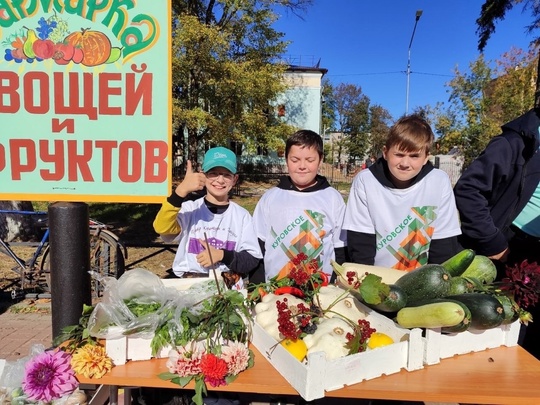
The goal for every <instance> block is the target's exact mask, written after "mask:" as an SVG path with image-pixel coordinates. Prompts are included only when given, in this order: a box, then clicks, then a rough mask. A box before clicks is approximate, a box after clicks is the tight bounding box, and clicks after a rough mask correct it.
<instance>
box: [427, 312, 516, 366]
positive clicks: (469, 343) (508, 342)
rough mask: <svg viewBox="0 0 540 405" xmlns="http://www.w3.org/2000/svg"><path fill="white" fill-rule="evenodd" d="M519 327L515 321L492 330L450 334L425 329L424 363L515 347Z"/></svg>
mask: <svg viewBox="0 0 540 405" xmlns="http://www.w3.org/2000/svg"><path fill="white" fill-rule="evenodd" d="M520 327H521V324H520V323H519V321H515V322H513V323H511V324H509V325H501V326H498V327H496V328H492V329H486V330H474V329H469V330H467V331H465V332H460V333H451V334H443V333H441V330H440V329H426V336H425V338H424V340H425V344H424V350H425V352H424V363H425V364H426V365H431V364H437V363H439V362H440V361H441V359H445V358H448V357H453V356H455V355H459V354H467V353H471V352H480V351H483V350H486V349H493V348H495V347H499V346H508V347H511V346H516V345H517V342H518V337H519V330H520Z"/></svg>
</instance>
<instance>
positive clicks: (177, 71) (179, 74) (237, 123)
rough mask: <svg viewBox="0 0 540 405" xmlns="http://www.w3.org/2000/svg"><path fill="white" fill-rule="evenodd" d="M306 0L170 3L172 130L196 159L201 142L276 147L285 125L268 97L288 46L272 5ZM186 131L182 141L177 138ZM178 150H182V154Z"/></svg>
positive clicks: (299, 5) (307, 0) (306, 1)
mask: <svg viewBox="0 0 540 405" xmlns="http://www.w3.org/2000/svg"><path fill="white" fill-rule="evenodd" d="M311 3H312V0H293V1H290V0H242V1H238V0H173V1H172V10H173V21H172V24H173V41H172V55H173V66H172V69H173V117H174V122H173V130H174V131H175V133H176V135H177V136H176V140H177V142H178V144H180V145H182V147H187V157H188V159H191V160H192V161H194V162H197V157H198V152H199V150H200V149H201V146H202V144H203V143H205V144H207V145H210V144H225V143H226V142H227V141H233V142H237V143H238V144H242V145H244V147H246V148H248V149H249V150H252V151H253V150H255V147H256V146H262V147H269V148H275V147H276V146H277V145H279V144H280V143H282V142H283V138H285V137H286V136H287V135H288V134H289V133H290V131H291V128H290V127H289V126H288V125H286V124H284V123H282V122H281V121H280V120H278V119H277V118H276V114H275V112H274V107H273V106H272V101H273V100H275V98H276V96H277V95H278V94H280V93H281V92H283V91H284V89H285V87H284V86H285V85H284V84H283V81H282V80H281V78H282V74H283V72H284V71H285V69H286V66H285V65H284V64H280V63H279V56H280V55H282V54H283V52H284V51H285V49H286V46H287V43H286V42H285V41H283V40H282V38H283V35H284V34H283V33H280V32H277V31H276V30H274V29H273V28H272V23H273V22H274V21H275V20H276V19H277V16H276V14H275V13H274V11H273V10H274V9H276V8H278V7H285V8H286V9H287V10H291V11H292V12H295V13H296V12H302V11H303V10H305V9H306V7H307V6H308V5H310V4H311ZM185 134H187V145H185V144H184V137H185ZM184 155H186V154H185V153H184Z"/></svg>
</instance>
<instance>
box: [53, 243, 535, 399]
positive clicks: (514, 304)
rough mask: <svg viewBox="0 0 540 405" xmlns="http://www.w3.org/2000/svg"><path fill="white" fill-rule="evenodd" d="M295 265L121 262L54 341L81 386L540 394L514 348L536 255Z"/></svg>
mask: <svg viewBox="0 0 540 405" xmlns="http://www.w3.org/2000/svg"><path fill="white" fill-rule="evenodd" d="M293 262H294V264H295V265H294V266H292V267H291V271H290V272H289V273H288V274H287V275H286V276H285V277H276V278H274V279H271V280H269V281H268V282H266V283H262V284H257V285H255V286H250V288H249V291H247V290H240V291H237V290H231V289H229V288H227V285H226V281H227V278H226V277H225V278H222V277H221V276H220V275H217V274H211V275H210V277H209V278H206V279H178V280H162V279H159V278H158V277H157V276H156V275H154V274H153V273H151V272H149V271H147V270H144V269H134V270H130V271H129V272H126V273H125V274H124V275H123V276H122V277H121V278H120V279H119V280H115V279H110V280H107V281H106V290H107V292H106V294H105V295H104V298H103V300H102V301H101V302H100V303H98V304H97V305H96V306H95V307H87V308H85V310H84V313H83V316H82V317H81V320H80V324H79V325H74V326H73V327H70V328H66V329H65V330H64V333H63V334H62V336H60V337H59V338H58V342H63V345H62V347H63V350H64V351H66V352H67V353H69V354H70V355H71V356H72V357H73V359H74V360H77V361H72V363H71V364H72V367H73V368H74V371H75V373H76V377H77V379H78V381H79V382H80V383H81V384H98V385H105V386H110V387H112V390H113V391H114V390H117V389H118V387H119V386H120V387H121V386H144V387H158V388H159V387H164V388H174V387H176V388H186V389H191V390H194V396H193V401H194V402H195V403H196V404H198V405H201V404H202V403H203V400H204V397H205V395H207V394H208V392H209V391H212V390H216V391H229V392H244V393H246V392H247V393H250V392H251V393H257V394H265V393H266V394H274V395H275V394H282V395H299V396H300V397H302V398H303V399H304V400H306V401H312V400H315V399H318V398H322V397H325V396H327V397H346V398H365V399H390V400H409V401H428V402H459V403H476V404H530V403H534V402H535V401H537V399H538V398H540V385H539V384H538V383H537V379H538V376H539V375H540V361H538V360H536V359H535V358H534V357H533V356H531V355H530V354H528V353H527V352H526V351H525V350H523V349H522V348H521V347H520V346H518V345H517V340H518V335H519V329H520V326H521V324H522V323H527V322H530V321H532V319H531V317H530V314H529V313H528V312H527V311H526V310H524V309H523V308H522V307H521V303H523V302H528V301H527V299H531V297H532V296H533V295H534V294H536V293H537V292H534V291H529V290H528V289H527V288H528V287H527V283H523V282H522V281H523V280H525V279H526V278H527V277H531V274H532V272H534V271H535V266H536V265H535V264H534V265H532V264H528V263H526V262H524V263H523V264H522V265H521V266H519V267H516V268H512V269H508V272H507V273H508V276H507V277H506V278H505V279H503V280H502V281H501V282H495V281H494V280H495V277H496V269H495V267H494V266H493V264H492V263H491V261H490V260H489V259H488V258H486V257H484V256H480V255H475V254H474V252H473V251H471V250H463V251H462V252H460V253H458V254H457V255H456V256H455V257H453V258H451V259H450V260H448V261H447V262H445V263H442V264H441V265H434V264H429V265H424V266H422V267H420V268H418V269H416V270H413V271H408V272H407V271H399V270H394V269H388V268H381V267H376V266H366V265H359V264H353V263H344V264H342V265H339V264H337V263H334V264H333V266H334V271H335V272H336V274H337V280H336V283H335V284H329V281H328V277H327V275H325V274H324V273H322V272H320V270H318V269H317V268H316V266H313V263H314V262H313V261H312V260H310V259H309V258H308V257H303V256H302V257H300V255H299V257H297V258H295V260H294V261H293ZM96 348H101V349H103V352H99V354H96V353H98V350H97V349H96ZM95 356H101V357H100V361H98V360H96V357H95ZM82 359H85V360H84V361H82ZM96 364H98V365H101V366H100V367H97V368H96V367H93V365H96Z"/></svg>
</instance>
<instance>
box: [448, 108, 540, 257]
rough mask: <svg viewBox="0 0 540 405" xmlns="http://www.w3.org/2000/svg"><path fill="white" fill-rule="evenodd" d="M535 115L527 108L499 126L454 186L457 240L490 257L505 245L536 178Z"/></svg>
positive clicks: (539, 168) (539, 172)
mask: <svg viewBox="0 0 540 405" xmlns="http://www.w3.org/2000/svg"><path fill="white" fill-rule="evenodd" d="M539 126H540V117H539V115H538V114H537V112H536V111H535V110H531V111H529V112H527V113H525V114H524V115H522V116H521V117H519V118H517V119H515V120H514V121H511V122H509V123H508V124H505V125H503V126H502V134H500V135H498V136H496V137H494V138H493V139H492V140H491V141H490V142H489V144H488V145H487V147H486V149H485V150H484V151H483V152H482V153H481V154H480V156H478V158H476V160H474V161H473V162H472V163H471V165H470V166H469V167H468V168H467V169H466V170H465V172H464V173H463V174H462V175H461V177H460V179H459V180H458V182H457V183H456V185H455V187H454V194H455V196H456V204H457V208H458V210H459V213H460V220H461V231H462V235H461V237H460V238H459V240H460V243H461V245H462V246H463V247H465V248H471V249H474V250H475V251H476V253H477V254H482V255H485V256H492V255H496V254H498V253H501V252H502V251H503V250H504V249H506V248H507V247H508V241H509V240H510V239H511V238H512V236H513V232H512V230H511V229H510V225H512V221H513V220H514V219H515V218H516V217H517V216H518V215H519V213H520V212H521V210H522V209H523V207H524V206H525V205H526V204H527V202H528V201H529V199H530V197H531V195H532V194H533V193H534V190H535V189H536V186H537V185H538V181H539V180H540V154H538V153H537V150H538V146H539V142H538V136H539V135H538V127H539Z"/></svg>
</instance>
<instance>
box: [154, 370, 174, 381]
mask: <svg viewBox="0 0 540 405" xmlns="http://www.w3.org/2000/svg"><path fill="white" fill-rule="evenodd" d="M158 377H159V378H161V379H162V380H172V379H173V378H175V377H178V374H175V373H169V372H165V373H160V374H158Z"/></svg>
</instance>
